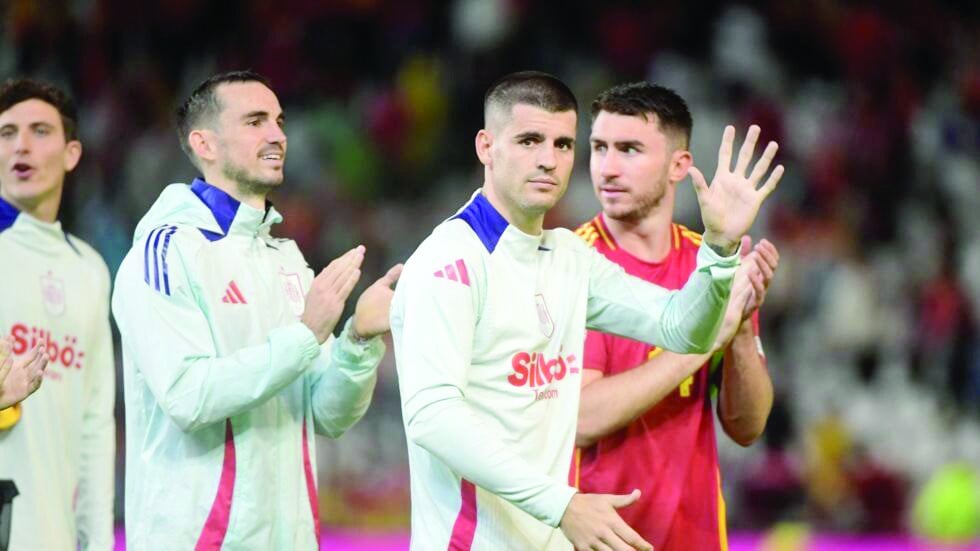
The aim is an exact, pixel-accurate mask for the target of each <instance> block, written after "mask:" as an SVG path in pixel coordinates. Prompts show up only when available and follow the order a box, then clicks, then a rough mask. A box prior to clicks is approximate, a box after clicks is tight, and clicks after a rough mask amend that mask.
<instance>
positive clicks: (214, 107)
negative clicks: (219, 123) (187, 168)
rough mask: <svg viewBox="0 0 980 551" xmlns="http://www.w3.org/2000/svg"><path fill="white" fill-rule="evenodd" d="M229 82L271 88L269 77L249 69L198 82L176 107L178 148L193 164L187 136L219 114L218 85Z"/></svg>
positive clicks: (192, 153)
mask: <svg viewBox="0 0 980 551" xmlns="http://www.w3.org/2000/svg"><path fill="white" fill-rule="evenodd" d="M231 82H260V83H262V84H264V85H266V86H267V87H269V88H272V85H271V84H270V83H269V79H267V78H265V77H264V76H262V75H260V74H258V73H256V72H254V71H250V70H245V71H229V72H227V73H221V74H217V75H214V76H212V77H210V78H208V79H207V80H205V81H204V82H202V83H200V84H198V85H197V88H195V89H194V91H193V92H191V95H190V96H188V97H187V99H185V100H184V102H183V103H181V104H180V106H178V107H177V137H178V138H179V139H180V148H181V149H183V150H184V153H185V154H187V156H188V157H190V159H191V161H192V162H194V163H195V164H197V159H196V158H195V157H194V151H192V150H191V145H190V143H189V142H188V141H187V136H188V135H189V134H190V133H191V130H193V129H195V128H199V127H200V126H201V125H202V124H204V123H206V122H211V121H212V120H213V119H214V118H215V117H217V116H218V115H219V114H221V109H222V106H221V102H220V101H219V100H218V94H217V89H218V86H221V85H222V84H227V83H231Z"/></svg>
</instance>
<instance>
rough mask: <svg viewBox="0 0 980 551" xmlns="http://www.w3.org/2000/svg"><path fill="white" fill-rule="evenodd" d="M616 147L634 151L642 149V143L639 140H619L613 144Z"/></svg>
mask: <svg viewBox="0 0 980 551" xmlns="http://www.w3.org/2000/svg"><path fill="white" fill-rule="evenodd" d="M615 145H616V147H632V148H634V149H643V142H641V141H640V140H620V141H618V142H615Z"/></svg>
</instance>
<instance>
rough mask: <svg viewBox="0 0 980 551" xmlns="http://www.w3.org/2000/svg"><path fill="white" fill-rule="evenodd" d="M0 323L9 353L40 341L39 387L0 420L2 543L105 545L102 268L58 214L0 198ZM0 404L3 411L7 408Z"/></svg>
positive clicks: (106, 364)
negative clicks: (5, 484) (4, 487)
mask: <svg viewBox="0 0 980 551" xmlns="http://www.w3.org/2000/svg"><path fill="white" fill-rule="evenodd" d="M0 266H2V268H0V331H2V334H3V335H9V336H12V337H13V338H14V354H16V355H18V356H20V355H23V354H24V353H26V352H29V351H30V350H31V349H32V348H33V347H34V346H35V345H36V344H37V343H39V342H40V343H44V345H45V348H46V350H47V354H48V367H47V370H46V372H45V377H44V382H43V383H42V384H41V388H39V389H38V390H37V392H35V393H34V394H32V395H31V396H29V397H28V398H27V399H26V400H24V401H23V402H22V403H21V404H20V406H19V407H20V419H19V420H18V421H17V423H16V424H15V425H13V426H12V427H10V428H9V429H7V430H0V479H13V480H14V482H15V483H16V484H17V489H18V491H19V492H20V495H19V496H17V497H16V498H14V501H13V511H14V515H13V518H12V522H11V531H10V549H11V550H19V549H31V550H38V551H48V550H50V551H61V550H63V549H76V548H77V547H78V546H79V545H80V546H81V548H82V549H84V550H109V549H112V545H113V535H112V521H113V515H112V506H113V496H114V488H115V481H114V480H113V472H114V463H115V450H116V424H115V421H114V418H113V414H112V412H113V405H114V404H115V397H116V393H115V380H116V366H115V362H114V361H113V350H112V333H111V332H110V330H109V270H108V269H107V268H106V265H105V262H103V260H102V257H100V256H99V254H98V253H97V252H95V250H94V249H92V247H90V246H88V245H87V244H86V243H85V242H83V241H81V240H80V239H78V238H77V237H75V236H72V235H69V234H67V233H65V232H64V231H63V230H62V228H61V224H59V223H58V222H55V223H53V224H49V223H46V222H42V221H40V220H38V219H36V218H33V217H31V216H30V215H28V214H26V213H21V212H18V211H17V209H16V208H15V207H14V206H13V205H11V204H9V203H7V202H6V201H4V200H2V199H0ZM9 414H10V412H9V411H8V412H7V413H5V414H2V415H9Z"/></svg>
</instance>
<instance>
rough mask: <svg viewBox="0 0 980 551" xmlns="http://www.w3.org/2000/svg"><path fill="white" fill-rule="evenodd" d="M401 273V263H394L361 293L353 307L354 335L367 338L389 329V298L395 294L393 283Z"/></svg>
mask: <svg viewBox="0 0 980 551" xmlns="http://www.w3.org/2000/svg"><path fill="white" fill-rule="evenodd" d="M401 275H402V265H401V264H395V265H394V266H392V267H391V269H389V270H388V273H386V274H385V275H383V276H381V278H380V279H378V280H377V281H375V282H374V283H373V284H372V285H371V286H370V287H368V288H367V289H365V290H364V292H363V293H361V296H360V298H358V299H357V306H356V307H355V308H354V322H353V324H352V328H353V329H354V334H355V336H357V337H360V338H362V339H369V338H371V337H375V336H377V335H380V334H382V333H387V332H388V331H389V330H391V323H390V322H389V321H388V311H389V310H391V299H392V297H394V296H395V291H394V286H395V283H396V282H397V281H398V277H399V276H401Z"/></svg>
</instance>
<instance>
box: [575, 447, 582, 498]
mask: <svg viewBox="0 0 980 551" xmlns="http://www.w3.org/2000/svg"><path fill="white" fill-rule="evenodd" d="M581 475H582V448H575V489H576V490H578V489H579V488H580V487H579V479H580V477H581Z"/></svg>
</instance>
